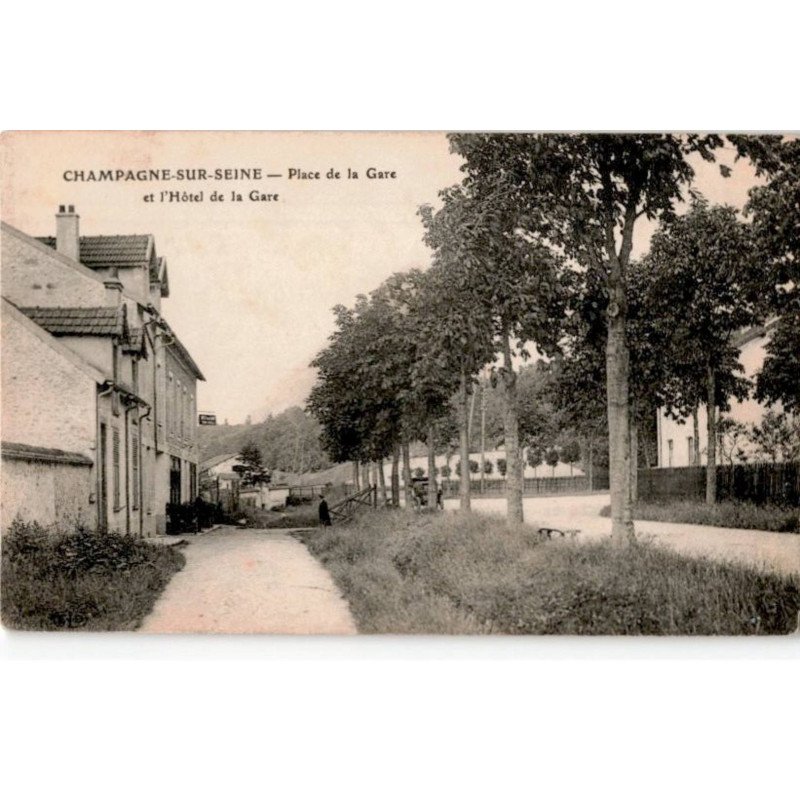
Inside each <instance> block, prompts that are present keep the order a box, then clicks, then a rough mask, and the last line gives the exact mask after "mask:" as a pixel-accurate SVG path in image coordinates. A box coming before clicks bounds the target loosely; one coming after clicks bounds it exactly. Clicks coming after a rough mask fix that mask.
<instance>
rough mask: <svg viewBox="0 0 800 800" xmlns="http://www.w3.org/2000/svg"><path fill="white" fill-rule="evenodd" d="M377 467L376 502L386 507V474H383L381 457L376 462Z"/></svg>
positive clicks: (381, 506)
mask: <svg viewBox="0 0 800 800" xmlns="http://www.w3.org/2000/svg"><path fill="white" fill-rule="evenodd" d="M376 467H377V469H378V503H379V506H380V508H386V476H385V475H384V474H383V459H381V460H380V461H378V462H377V464H376Z"/></svg>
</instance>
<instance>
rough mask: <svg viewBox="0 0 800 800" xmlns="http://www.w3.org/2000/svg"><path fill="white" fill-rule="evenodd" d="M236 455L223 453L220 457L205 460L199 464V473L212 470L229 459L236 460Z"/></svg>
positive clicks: (237, 455)
mask: <svg viewBox="0 0 800 800" xmlns="http://www.w3.org/2000/svg"><path fill="white" fill-rule="evenodd" d="M238 457H239V454H238V453H224V454H223V455H221V456H211V458H207V459H206V460H205V461H203V462H201V464H200V472H206V471H208V470H210V469H214V467H216V466H218V465H219V464H222V463H224V462H225V461H228V460H229V459H231V458H238Z"/></svg>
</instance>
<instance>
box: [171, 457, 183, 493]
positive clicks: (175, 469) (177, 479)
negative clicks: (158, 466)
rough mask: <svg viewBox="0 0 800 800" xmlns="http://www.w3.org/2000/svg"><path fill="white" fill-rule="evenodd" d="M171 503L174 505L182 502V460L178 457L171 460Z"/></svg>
mask: <svg viewBox="0 0 800 800" xmlns="http://www.w3.org/2000/svg"><path fill="white" fill-rule="evenodd" d="M169 501H170V503H173V504H177V503H180V502H181V460H180V459H179V458H177V457H176V456H172V457H171V459H170V469H169Z"/></svg>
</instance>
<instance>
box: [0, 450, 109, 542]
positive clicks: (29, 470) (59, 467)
mask: <svg viewBox="0 0 800 800" xmlns="http://www.w3.org/2000/svg"><path fill="white" fill-rule="evenodd" d="M91 473H92V470H91V466H89V465H84V464H60V463H48V462H42V461H25V460H20V459H9V458H3V461H2V489H3V493H2V517H1V519H0V522H1V524H2V530H3V531H5V530H7V529H8V526H9V525H10V524H11V523H12V522H13V521H14V519H15V517H17V516H19V517H21V518H22V519H23V520H24V521H26V522H38V523H39V524H40V525H43V526H65V527H67V526H68V527H71V528H74V527H75V525H78V524H83V525H86V526H87V527H94V524H95V513H96V512H95V505H94V504H92V503H90V502H89V498H90V496H91V495H92V492H93V489H94V487H93V486H92V481H91Z"/></svg>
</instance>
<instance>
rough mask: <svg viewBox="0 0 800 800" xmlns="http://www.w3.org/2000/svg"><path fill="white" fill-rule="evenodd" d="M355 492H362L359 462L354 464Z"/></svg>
mask: <svg viewBox="0 0 800 800" xmlns="http://www.w3.org/2000/svg"><path fill="white" fill-rule="evenodd" d="M353 491H355V492H360V491H361V470H360V469H359V464H358V461H354V462H353Z"/></svg>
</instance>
